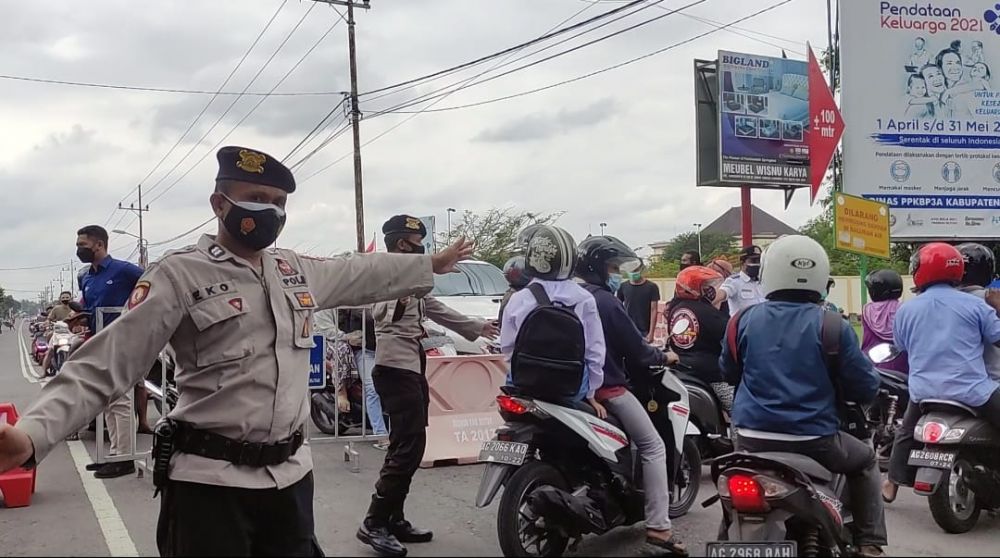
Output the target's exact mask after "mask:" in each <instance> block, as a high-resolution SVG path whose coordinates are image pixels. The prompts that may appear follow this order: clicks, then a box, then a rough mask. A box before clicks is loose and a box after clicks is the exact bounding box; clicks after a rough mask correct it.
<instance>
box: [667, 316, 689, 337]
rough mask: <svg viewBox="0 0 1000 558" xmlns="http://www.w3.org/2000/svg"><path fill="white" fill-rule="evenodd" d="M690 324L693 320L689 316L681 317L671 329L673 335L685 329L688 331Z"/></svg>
mask: <svg viewBox="0 0 1000 558" xmlns="http://www.w3.org/2000/svg"><path fill="white" fill-rule="evenodd" d="M690 326H691V322H690V321H689V320H688V319H687V318H681V319H679V320H677V323H675V324H674V327H672V328H671V329H670V333H671V335H680V334H682V333H684V332H685V331H687V330H688V327H690Z"/></svg>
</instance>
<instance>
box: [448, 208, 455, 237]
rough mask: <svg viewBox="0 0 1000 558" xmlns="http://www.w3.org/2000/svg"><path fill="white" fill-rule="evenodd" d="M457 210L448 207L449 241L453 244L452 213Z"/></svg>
mask: <svg viewBox="0 0 1000 558" xmlns="http://www.w3.org/2000/svg"><path fill="white" fill-rule="evenodd" d="M454 212H455V208H454V207H449V208H448V243H449V244H451V214H452V213H454Z"/></svg>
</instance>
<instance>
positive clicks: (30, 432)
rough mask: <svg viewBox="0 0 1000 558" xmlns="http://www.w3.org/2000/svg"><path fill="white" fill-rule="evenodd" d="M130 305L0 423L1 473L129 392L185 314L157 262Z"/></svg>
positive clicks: (44, 450)
mask: <svg viewBox="0 0 1000 558" xmlns="http://www.w3.org/2000/svg"><path fill="white" fill-rule="evenodd" d="M128 306H129V308H128V309H127V310H126V311H125V313H124V314H122V316H121V317H120V318H118V319H117V320H115V322H114V323H113V324H112V325H111V326H109V327H108V328H107V329H105V330H103V331H101V332H100V333H98V334H97V335H96V336H94V337H93V338H92V339H90V340H88V341H87V342H86V343H84V344H83V345H82V346H81V347H80V348H79V350H77V351H76V352H74V353H73V354H72V355H71V356H70V358H69V359H68V360H67V361H66V363H65V364H64V365H63V367H62V370H60V372H59V375H58V376H56V377H55V378H53V379H52V381H50V382H49V383H48V385H46V386H45V387H44V388H43V389H42V392H41V394H40V396H39V397H38V399H37V400H36V401H35V402H34V403H33V404H32V405H31V406H30V407H29V408H28V410H27V412H25V413H24V415H23V416H22V417H21V419H20V420H19V421H18V423H17V426H16V427H15V428H11V427H9V426H0V472H3V471H6V470H8V469H10V468H12V467H17V466H19V465H21V464H22V463H24V461H25V460H26V459H28V458H30V457H31V455H32V452H33V454H34V459H35V461H36V462H38V461H41V460H42V459H43V458H44V457H45V456H46V455H48V453H49V451H51V450H52V448H53V447H54V446H55V445H56V444H57V443H59V442H61V441H63V440H64V439H66V436H68V435H69V434H71V433H73V432H76V431H77V430H79V429H81V428H82V427H83V426H84V425H85V424H87V423H88V422H89V421H90V420H91V419H93V418H94V417H95V416H97V414H98V413H100V412H101V411H103V410H104V409H105V408H106V407H107V406H108V404H109V403H110V402H111V401H114V400H116V399H119V398H120V397H121V396H122V395H123V394H124V393H125V392H126V391H130V390H131V389H132V387H133V386H134V385H135V384H136V383H137V382H139V381H140V380H141V379H142V378H143V377H144V376H145V374H146V372H147V371H148V370H149V369H150V366H151V365H152V363H153V361H154V360H155V359H156V356H157V355H158V354H159V353H160V351H161V350H162V349H163V347H164V346H166V344H167V342H168V341H169V340H170V338H171V336H172V335H173V333H174V331H175V330H176V329H177V326H178V325H179V324H180V323H181V320H182V319H183V317H184V316H185V314H186V311H185V306H184V302H183V298H182V297H181V296H180V293H178V292H177V289H176V287H175V283H174V280H173V278H172V277H171V276H170V273H169V272H168V270H165V269H163V268H162V267H160V266H159V265H158V264H153V265H152V266H151V267H150V268H149V270H148V271H147V272H146V274H145V275H143V277H142V279H141V280H140V281H139V282H138V283H137V284H136V287H135V290H134V291H133V292H132V296H131V297H130V298H129V304H128ZM25 443H27V444H28V445H27V448H26V447H25ZM25 452H27V455H24V454H25Z"/></svg>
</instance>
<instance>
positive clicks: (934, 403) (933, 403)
mask: <svg viewBox="0 0 1000 558" xmlns="http://www.w3.org/2000/svg"><path fill="white" fill-rule="evenodd" d="M920 410H921V411H922V412H925V413H926V412H928V411H960V412H964V413H967V414H969V415H972V416H974V417H976V418H979V411H977V410H976V409H974V408H972V407H970V406H968V405H965V404H964V403H959V402H958V401H948V400H946V399H924V400H923V401H921V402H920Z"/></svg>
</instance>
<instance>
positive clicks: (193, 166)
mask: <svg viewBox="0 0 1000 558" xmlns="http://www.w3.org/2000/svg"><path fill="white" fill-rule="evenodd" d="M314 7H316V4H312V5H311V6H310V7H309V10H308V11H307V12H306V14H305V15H304V16H303V18H302V19H301V20H299V24H301V23H302V21H303V20H304V19H305V16H306V15H309V12H311V11H312V9H313V8H314ZM340 22H341V20H340V19H338V20H336V21H334V22H333V25H331V26H330V27H329V28H328V29H327V30H326V32H325V33H323V35H321V36H320V38H319V39H317V40H316V42H315V43H313V45H312V46H311V47H309V49H308V50H307V51H306V52H305V54H303V55H302V57H301V58H299V60H298V61H297V62H296V63H295V64H293V65H292V67H291V68H289V69H288V71H287V72H285V75H283V76H281V79H279V80H278V81H277V83H275V84H274V86H273V87H271V91H274V90H275V89H277V88H278V87H280V86H281V84H282V83H284V82H285V80H286V79H288V77H289V76H291V75H292V73H293V72H294V71H295V70H296V69H298V67H299V66H300V65H301V64H302V62H304V61H305V59H306V58H307V57H308V56H309V55H310V54H312V52H313V51H314V50H316V47H318V46H319V45H320V43H322V42H323V40H324V39H326V37H327V36H329V35H330V33H331V32H333V30H334V28H336V27H337V25H338V24H339V23H340ZM299 24H296V26H295V28H293V29H292V31H291V32H289V34H288V36H286V37H285V40H284V41H283V42H282V43H281V45H279V46H278V50H281V48H282V47H283V46H284V45H285V43H286V42H288V39H289V38H290V37H291V35H292V33H294V32H295V29H298V26H299ZM278 50H276V51H275V54H277V52H278ZM271 58H272V59H273V58H274V55H272V57H271ZM267 99H268V98H267V97H261V98H260V100H259V101H257V104H255V105H254V106H253V107H251V108H250V110H249V111H248V112H247V113H246V114H245V115H243V117H242V118H240V120H239V121H238V122H237V123H236V124H235V125H234V126H233V127H232V128H231V129H230V130H229V131H228V132H226V135H224V136H222V138H221V139H220V140H219V141H218V142H216V144H215V145H214V146H213V147H212V148H211V149H209V150H208V151H206V152H205V154H204V155H202V156H201V158H199V159H198V160H197V161H195V163H194V164H193V165H192V166H191V167H190V168H188V170H186V171H184V174H182V175H181V176H179V177H178V178H177V179H176V180H174V181H173V182H172V183H171V184H170V186H167V188H166V189H164V190H163V191H161V192H160V193H158V194H157V195H156V196H155V197H154V198H153V199H152V200H150V203H152V202H155V201H156V200H158V199H160V198H162V197H163V195H164V194H166V193H167V192H169V191H170V190H172V189H173V188H174V186H176V185H177V184H178V183H180V181H181V180H183V179H184V177H186V176H187V175H188V174H190V173H191V171H193V170H194V169H195V168H197V167H198V165H200V164H201V162H202V161H204V160H205V158H206V157H208V156H209V155H210V154H212V153H214V152H215V150H216V149H217V148H218V147H219V146H220V145H222V142H224V141H226V138H228V137H229V136H230V135H232V133H233V132H235V131H236V129H237V128H239V127H240V126H241V125H242V124H243V122H245V121H246V119H247V118H250V116H251V115H252V114H253V113H254V112H255V111H256V110H257V109H258V108H259V107H260V105H262V104H263V103H264V101H266V100H267Z"/></svg>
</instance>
